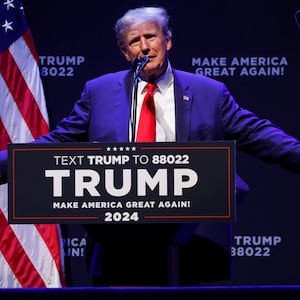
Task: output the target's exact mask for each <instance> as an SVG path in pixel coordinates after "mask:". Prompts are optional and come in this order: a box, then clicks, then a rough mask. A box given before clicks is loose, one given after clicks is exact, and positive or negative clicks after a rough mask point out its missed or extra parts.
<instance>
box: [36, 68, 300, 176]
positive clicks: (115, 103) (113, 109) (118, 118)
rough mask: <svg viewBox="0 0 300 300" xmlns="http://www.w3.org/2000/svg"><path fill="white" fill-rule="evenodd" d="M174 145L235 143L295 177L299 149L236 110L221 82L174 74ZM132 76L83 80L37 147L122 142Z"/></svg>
mask: <svg viewBox="0 0 300 300" xmlns="http://www.w3.org/2000/svg"><path fill="white" fill-rule="evenodd" d="M174 83H175V114H176V140H177V141H196V140H197V141H201V140H228V139H229V140H236V145H237V149H239V150H242V151H246V152H248V153H249V154H251V155H253V156H255V157H257V158H260V159H263V160H265V161H267V162H276V163H279V164H280V165H281V166H282V167H284V168H287V169H289V170H291V171H295V172H300V144H299V141H298V140H296V139H295V138H293V137H291V136H290V135H288V134H287V133H285V132H284V131H283V130H281V129H279V128H278V127H277V126H275V125H274V124H272V123H271V122H270V121H268V120H266V119H260V118H259V117H257V116H256V115H255V114H254V113H252V112H250V111H248V110H246V109H243V108H241V107H240V106H239V105H238V104H237V102H236V101H235V100H234V99H233V97H232V96H231V95H230V93H229V91H228V90H227V88H226V87H225V85H224V84H223V83H220V82H218V81H215V80H213V79H210V78H207V77H204V76H200V75H195V74H191V73H187V72H183V71H178V70H174ZM131 91H132V71H130V70H127V71H120V72H117V73H111V74H106V75H104V76H100V77H98V78H96V79H93V80H91V81H88V82H87V83H86V85H85V88H84V90H83V92H82V95H81V99H80V100H78V101H77V102H76V103H75V105H74V109H73V111H72V112H71V114H70V115H69V116H68V117H67V118H65V119H63V120H62V121H61V122H60V123H59V124H58V126H57V128H56V129H55V130H53V131H51V132H50V133H49V134H47V135H46V136H43V137H41V138H40V139H39V140H38V142H94V141H99V142H128V139H129V138H128V137H129V119H130V107H131Z"/></svg>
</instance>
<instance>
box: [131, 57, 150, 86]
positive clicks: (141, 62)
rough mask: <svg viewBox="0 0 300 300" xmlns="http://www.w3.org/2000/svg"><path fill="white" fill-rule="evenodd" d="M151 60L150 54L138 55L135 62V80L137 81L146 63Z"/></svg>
mask: <svg viewBox="0 0 300 300" xmlns="http://www.w3.org/2000/svg"><path fill="white" fill-rule="evenodd" d="M149 61H150V58H149V57H148V56H138V57H137V58H136V60H135V62H134V66H135V71H134V78H133V80H134V81H136V80H137V79H138V77H139V75H140V73H141V71H142V70H143V69H144V68H145V66H146V64H147V63H148V62H149Z"/></svg>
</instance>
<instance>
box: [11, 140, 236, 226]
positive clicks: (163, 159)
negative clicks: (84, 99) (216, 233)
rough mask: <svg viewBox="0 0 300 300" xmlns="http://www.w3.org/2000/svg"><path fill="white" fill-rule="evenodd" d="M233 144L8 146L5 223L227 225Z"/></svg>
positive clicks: (230, 216) (230, 207) (232, 195)
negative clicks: (223, 223) (221, 223)
mask: <svg viewBox="0 0 300 300" xmlns="http://www.w3.org/2000/svg"><path fill="white" fill-rule="evenodd" d="M234 146H235V144H234V142H233V141H220V142H188V143H134V144H133V143H109V144H102V143H88V144H86V143H82V144H77V143H76V144H11V145H9V203H8V206H9V222H10V223H105V224H109V223H175V222H176V223H189V222H204V221H213V222H232V221H233V220H234V218H235V147H234Z"/></svg>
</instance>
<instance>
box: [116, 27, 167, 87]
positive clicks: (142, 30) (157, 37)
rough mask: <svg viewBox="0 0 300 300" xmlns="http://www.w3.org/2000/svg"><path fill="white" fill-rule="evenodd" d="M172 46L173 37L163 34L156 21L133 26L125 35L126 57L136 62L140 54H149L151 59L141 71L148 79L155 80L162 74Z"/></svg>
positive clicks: (144, 77) (143, 76)
mask: <svg viewBox="0 0 300 300" xmlns="http://www.w3.org/2000/svg"><path fill="white" fill-rule="evenodd" d="M171 47H172V41H171V38H166V37H165V36H164V35H163V32H162V30H161V28H160V27H159V26H158V25H157V24H155V23H143V24H139V25H136V26H133V27H131V29H130V30H129V31H128V32H127V34H126V37H125V48H124V49H123V50H122V52H123V54H124V55H125V58H126V59H127V60H128V61H130V62H132V63H133V62H134V61H135V59H136V58H137V57H138V56H145V55H147V56H148V57H149V58H150V61H149V62H148V63H147V64H146V66H145V68H144V69H143V70H142V72H141V73H140V76H141V77H142V78H143V79H145V80H147V81H151V80H155V79H156V78H158V77H159V76H160V75H162V74H163V73H164V72H165V70H166V68H167V65H168V51H169V50H170V49H171Z"/></svg>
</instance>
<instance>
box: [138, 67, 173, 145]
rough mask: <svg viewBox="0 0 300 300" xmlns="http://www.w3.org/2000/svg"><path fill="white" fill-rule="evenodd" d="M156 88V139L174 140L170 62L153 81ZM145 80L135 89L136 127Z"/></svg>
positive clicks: (159, 140)
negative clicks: (164, 70) (163, 71)
mask: <svg viewBox="0 0 300 300" xmlns="http://www.w3.org/2000/svg"><path fill="white" fill-rule="evenodd" d="M155 83H156V85H157V89H156V90H155V91H154V104H155V116H156V141H157V142H174V141H175V139H176V134H175V99H174V76H173V73H172V68H171V66H170V64H169V65H168V68H167V70H166V72H165V73H164V74H163V75H162V76H161V77H159V78H158V79H157V80H156V81H155ZM146 84H147V82H146V81H143V80H140V81H139V83H138V91H137V107H136V129H137V127H138V122H139V118H140V112H141V108H142V104H143V100H144V96H145V94H146V92H147V89H146Z"/></svg>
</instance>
